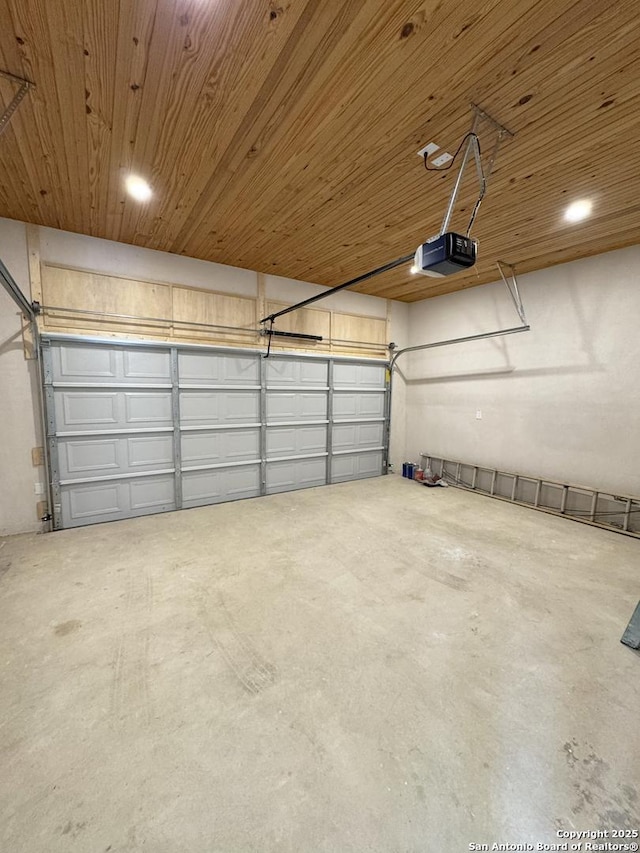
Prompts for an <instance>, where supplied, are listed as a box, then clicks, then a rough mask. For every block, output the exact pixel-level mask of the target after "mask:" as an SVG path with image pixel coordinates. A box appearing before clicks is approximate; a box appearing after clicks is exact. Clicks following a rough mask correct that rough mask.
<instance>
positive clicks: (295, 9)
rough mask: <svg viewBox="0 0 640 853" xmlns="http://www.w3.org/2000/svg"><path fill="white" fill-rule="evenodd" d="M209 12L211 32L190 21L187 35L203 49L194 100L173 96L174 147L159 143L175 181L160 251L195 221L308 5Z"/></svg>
mask: <svg viewBox="0 0 640 853" xmlns="http://www.w3.org/2000/svg"><path fill="white" fill-rule="evenodd" d="M209 10H210V11H209V19H208V21H205V23H206V24H207V25H208V26H207V31H206V32H202V33H199V34H197V35H193V34H192V26H193V25H192V24H190V27H189V30H188V32H187V33H186V34H185V41H187V40H188V42H189V45H190V47H189V50H190V51H192V50H193V46H194V45H196V47H195V51H196V53H199V55H198V56H196V57H195V59H196V60H197V61H196V63H195V64H196V69H194V70H193V71H192V72H191V73H190V82H189V91H190V94H191V97H190V98H189V99H188V100H187V99H186V97H185V95H184V94H178V93H175V92H171V93H169V94H168V95H167V99H168V101H169V102H171V103H175V104H176V105H178V108H179V113H178V114H177V115H176V116H175V118H174V121H173V123H171V124H169V123H167V124H166V128H167V131H166V144H160V145H158V146H157V152H158V154H157V156H156V158H155V161H154V166H153V174H154V176H157V175H163V174H164V175H166V174H167V172H168V173H169V174H170V175H171V180H170V183H168V185H167V186H166V191H165V193H164V196H163V198H162V204H161V207H160V209H159V212H158V214H157V215H156V217H155V219H154V221H153V224H152V227H151V228H150V229H149V231H150V233H149V235H148V245H150V246H152V247H153V246H164V245H166V241H167V240H169V239H172V236H173V235H175V234H176V233H177V232H178V231H179V230H180V229H181V227H182V226H183V225H184V224H185V222H186V221H187V220H188V218H189V216H190V215H191V212H192V209H193V206H194V205H195V204H196V203H197V202H198V199H199V198H200V196H201V194H202V188H203V186H204V185H206V184H207V182H208V181H209V180H210V179H211V177H212V174H213V173H214V172H215V171H216V169H217V168H218V165H219V163H220V161H221V159H222V158H223V157H224V156H225V152H226V151H227V150H228V148H229V146H230V144H231V143H232V140H233V137H234V134H236V133H237V130H238V126H239V125H240V123H241V122H242V121H243V120H244V119H245V116H246V114H247V113H248V112H249V111H250V109H251V108H252V105H253V103H254V101H255V99H256V97H257V96H258V94H259V92H260V90H261V88H262V86H263V81H264V79H265V78H266V77H267V75H268V74H269V73H270V71H271V69H272V67H273V64H274V62H275V61H276V60H277V58H278V56H279V54H280V52H281V51H282V50H283V48H284V46H285V45H286V43H287V41H288V40H289V38H290V37H291V33H292V31H293V30H294V28H295V27H296V26H297V25H298V22H299V21H300V19H301V17H302V16H303V15H304V12H305V6H304V4H302V3H298V4H292V3H289V4H287V5H286V6H285V7H284V8H282V7H275V6H272V7H271V8H270V9H269V8H266V7H265V5H264V3H263V2H261V1H259V2H253V3H250V4H249V3H244V4H242V5H240V4H236V3H227V4H226V6H225V5H223V4H222V5H216V6H213V7H209ZM188 59H189V62H188V64H187V69H188V68H189V67H190V66H193V65H194V58H192V57H188ZM183 64H184V63H183ZM174 76H176V77H177V76H179V74H178V73H177V72H176V74H175V75H174ZM194 77H195V78H196V79H194ZM169 165H171V168H169V169H168V168H167V167H168V166H169Z"/></svg>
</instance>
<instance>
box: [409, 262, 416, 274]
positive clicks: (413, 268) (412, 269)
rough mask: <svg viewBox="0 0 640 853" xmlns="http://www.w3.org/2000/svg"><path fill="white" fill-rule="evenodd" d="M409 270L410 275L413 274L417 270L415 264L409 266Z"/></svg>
mask: <svg viewBox="0 0 640 853" xmlns="http://www.w3.org/2000/svg"><path fill="white" fill-rule="evenodd" d="M409 272H410V273H411V275H415V274H416V273H417V272H418V267H417V266H416V265H415V264H413V265H412V266H411V269H410V270H409Z"/></svg>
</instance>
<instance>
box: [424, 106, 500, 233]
mask: <svg viewBox="0 0 640 853" xmlns="http://www.w3.org/2000/svg"><path fill="white" fill-rule="evenodd" d="M471 109H472V110H473V121H472V123H471V130H470V131H469V133H468V134H467V143H466V145H465V149H464V154H463V157H462V163H461V164H460V169H459V171H458V177H457V178H456V182H455V184H454V187H453V189H452V190H451V198H450V199H449V204H448V206H447V210H446V212H445V215H444V219H443V220H442V225H441V226H440V235H442V234H446V232H447V231H448V230H449V223H450V221H451V216H452V214H453V210H454V208H455V205H456V201H457V200H458V194H459V193H460V187H461V185H462V179H463V177H464V173H465V170H466V168H467V164H468V162H469V157H470V156H471V155H472V154H473V159H474V161H475V164H476V171H477V173H478V181H479V183H480V195H479V197H478V201H477V203H476V207H475V210H474V213H473V216H472V218H471V221H470V223H469V227H468V229H467V236H468V235H469V233H470V231H471V226H472V225H473V220H474V219H475V214H476V213H477V212H478V207H479V206H480V202H481V201H482V199H483V198H484V194H485V193H486V191H487V183H488V181H489V177H490V176H491V173H492V171H493V167H494V164H495V161H496V157H497V156H498V150H499V148H500V145H501V143H502V141H503V139H504V138H505V137H507V136H508V137H513V136H515V134H514V133H513V132H512V131H510V130H508V129H507V128H506V127H504V125H502V124H500V122H498V121H496V120H495V119H494V118H493V117H492V116H490V115H489V113H486V112H485V111H484V110H483V109H481V108H480V107H479V106H478V105H477V104H474V103H472V104H471ZM481 121H485V122H488V123H489V124H490V125H491V126H492V127H493V129H494V131H495V133H496V141H495V144H494V146H493V150H492V151H491V155H490V157H489V161H488V163H487V169H486V171H485V169H484V168H483V166H482V157H481V154H480V146H479V144H478V136H477V130H478V127H479V125H480V122H481Z"/></svg>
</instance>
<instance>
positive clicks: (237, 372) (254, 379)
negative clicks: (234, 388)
mask: <svg viewBox="0 0 640 853" xmlns="http://www.w3.org/2000/svg"><path fill="white" fill-rule="evenodd" d="M178 372H179V375H180V382H183V383H187V384H190V385H197V384H202V385H259V383H260V360H259V358H258V357H257V356H255V355H230V354H226V353H225V354H221V353H200V352H181V353H179V354H178Z"/></svg>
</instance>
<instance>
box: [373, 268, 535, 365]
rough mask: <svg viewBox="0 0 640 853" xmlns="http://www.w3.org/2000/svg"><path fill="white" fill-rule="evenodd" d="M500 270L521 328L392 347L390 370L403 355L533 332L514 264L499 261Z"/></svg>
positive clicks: (514, 327) (516, 327) (515, 327)
mask: <svg viewBox="0 0 640 853" xmlns="http://www.w3.org/2000/svg"><path fill="white" fill-rule="evenodd" d="M497 265H498V270H499V271H500V275H501V276H502V280H503V282H504V283H505V286H506V288H507V290H508V291H509V296H510V297H511V299H512V301H513V304H514V305H515V308H516V311H517V312H518V317H520V320H521V322H522V325H521V326H513V327H511V328H509V329H496V330H495V331H494V332H481V333H480V334H479V335H465V336H464V337H462V338H449V339H448V340H446V341H433V342H432V343H429V344H417V345H416V346H413V347H403V348H402V349H396V348H395V345H391V346H390V347H389V349H390V351H391V353H392V356H391V361H390V363H389V370H391V371H393V368H394V367H395V366H396V362H397V361H398V358H399V357H400V356H401V355H404V353H406V352H417V351H418V350H425V349H434V348H435V347H446V346H450V345H451V344H465V343H469V342H470V341H481V340H484V339H485V338H500V337H504V336H505V335H515V334H517V333H518V332H529V331H530V330H531V326H530V325H529V324H528V323H527V318H526V315H525V313H524V306H523V304H522V298H521V296H520V290H519V288H518V280H517V278H516V270H515V267H514V265H513V264H509V263H507V262H506V261H498V262H497ZM502 267H508V269H509V273H510V275H511V281H510V282H509V281H508V279H507V278H506V276H505V274H504V272H503V270H502Z"/></svg>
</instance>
